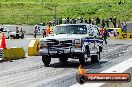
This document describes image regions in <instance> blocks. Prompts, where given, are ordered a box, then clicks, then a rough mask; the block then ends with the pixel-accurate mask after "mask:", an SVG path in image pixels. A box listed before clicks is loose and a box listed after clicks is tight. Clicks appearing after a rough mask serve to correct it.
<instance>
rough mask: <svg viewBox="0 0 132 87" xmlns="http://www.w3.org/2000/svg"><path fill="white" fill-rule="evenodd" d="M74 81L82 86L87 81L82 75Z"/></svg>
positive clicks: (77, 76)
mask: <svg viewBox="0 0 132 87" xmlns="http://www.w3.org/2000/svg"><path fill="white" fill-rule="evenodd" d="M76 80H77V82H78V83H80V84H84V83H85V82H86V81H87V79H86V77H85V76H84V75H81V74H77V75H76Z"/></svg>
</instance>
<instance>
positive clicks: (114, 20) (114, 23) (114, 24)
mask: <svg viewBox="0 0 132 87" xmlns="http://www.w3.org/2000/svg"><path fill="white" fill-rule="evenodd" d="M113 26H114V28H116V18H114V19H113Z"/></svg>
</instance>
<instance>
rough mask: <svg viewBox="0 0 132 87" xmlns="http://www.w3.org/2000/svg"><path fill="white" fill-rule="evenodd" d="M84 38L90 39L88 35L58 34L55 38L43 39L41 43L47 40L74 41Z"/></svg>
mask: <svg viewBox="0 0 132 87" xmlns="http://www.w3.org/2000/svg"><path fill="white" fill-rule="evenodd" d="M84 37H88V35H87V34H84V35H83V34H58V35H53V36H48V37H45V38H42V39H41V41H43V40H47V39H56V40H74V39H81V38H84Z"/></svg>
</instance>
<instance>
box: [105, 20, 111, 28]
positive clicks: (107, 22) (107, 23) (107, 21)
mask: <svg viewBox="0 0 132 87" xmlns="http://www.w3.org/2000/svg"><path fill="white" fill-rule="evenodd" d="M105 22H106V25H107V27H108V28H109V22H110V20H109V19H106V21H105Z"/></svg>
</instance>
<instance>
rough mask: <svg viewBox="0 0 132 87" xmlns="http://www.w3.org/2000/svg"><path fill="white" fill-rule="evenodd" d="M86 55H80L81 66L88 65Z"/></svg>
mask: <svg viewBox="0 0 132 87" xmlns="http://www.w3.org/2000/svg"><path fill="white" fill-rule="evenodd" d="M85 55H86V54H82V55H80V57H79V62H80V64H85V63H86V60H87V59H86V57H85Z"/></svg>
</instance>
